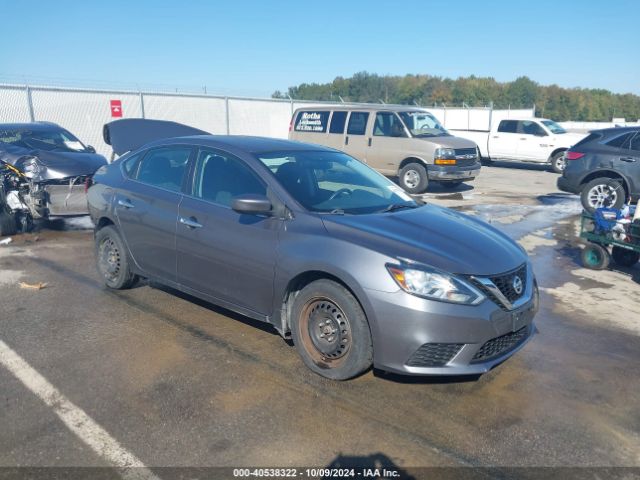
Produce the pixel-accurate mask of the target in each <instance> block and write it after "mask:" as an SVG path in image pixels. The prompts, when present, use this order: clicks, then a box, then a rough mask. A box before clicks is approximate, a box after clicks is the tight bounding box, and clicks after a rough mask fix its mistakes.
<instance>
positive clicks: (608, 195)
mask: <svg viewBox="0 0 640 480" xmlns="http://www.w3.org/2000/svg"><path fill="white" fill-rule="evenodd" d="M580 200H581V202H582V206H583V207H584V209H585V210H586V211H587V212H590V213H593V212H594V211H595V210H596V209H598V208H616V209H619V208H621V207H622V205H624V200H625V191H624V187H623V186H622V184H621V183H620V181H619V180H616V179H612V178H607V177H600V178H594V179H593V180H591V181H590V182H589V183H587V184H586V185H584V186H583V187H582V192H581V193H580Z"/></svg>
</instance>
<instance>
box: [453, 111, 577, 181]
mask: <svg viewBox="0 0 640 480" xmlns="http://www.w3.org/2000/svg"><path fill="white" fill-rule="evenodd" d="M450 131H451V133H452V134H453V135H456V136H458V137H462V138H467V139H469V140H473V141H474V142H476V143H477V144H478V146H479V148H480V155H481V157H482V158H483V159H484V160H486V161H488V162H490V161H492V160H506V161H519V162H532V163H544V164H549V166H550V167H551V169H552V170H553V171H554V172H556V173H562V171H563V170H564V168H565V166H566V160H565V158H564V155H565V152H566V151H567V150H568V149H569V148H570V147H572V146H573V145H574V144H576V143H578V142H579V141H580V140H582V139H583V138H584V137H585V136H586V135H581V134H577V133H568V132H567V131H566V130H565V129H564V128H562V127H561V126H560V125H558V124H557V123H556V122H554V121H553V120H548V119H546V118H522V119H518V118H511V119H507V120H500V121H499V122H496V123H495V124H494V125H493V126H492V127H491V130H490V131H477V130H450Z"/></svg>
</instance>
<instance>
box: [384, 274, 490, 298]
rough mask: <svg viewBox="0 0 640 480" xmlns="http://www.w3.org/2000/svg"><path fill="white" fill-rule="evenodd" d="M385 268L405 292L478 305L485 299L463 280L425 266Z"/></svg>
mask: <svg viewBox="0 0 640 480" xmlns="http://www.w3.org/2000/svg"><path fill="white" fill-rule="evenodd" d="M387 270H389V273H390V274H391V276H392V277H393V279H394V280H395V281H396V283H397V284H398V285H399V286H400V288H402V289H403V290H404V291H405V292H407V293H411V294H413V295H417V296H419V297H424V298H428V299H429V300H438V301H440V302H451V303H462V304H465V305H478V304H479V303H480V302H482V301H483V300H484V299H485V296H484V295H483V294H482V292H480V291H479V290H478V289H477V288H475V287H474V286H473V285H471V284H470V283H468V282H466V281H465V280H463V279H461V278H457V277H455V276H454V275H450V274H448V273H445V272H441V271H439V270H436V269H432V268H429V267H426V266H419V267H418V266H413V265H411V266H407V265H389V264H388V265H387Z"/></svg>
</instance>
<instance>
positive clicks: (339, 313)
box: [291, 279, 373, 380]
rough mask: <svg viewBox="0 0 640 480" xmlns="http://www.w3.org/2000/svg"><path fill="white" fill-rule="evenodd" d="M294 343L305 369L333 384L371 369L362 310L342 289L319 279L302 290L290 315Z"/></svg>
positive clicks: (345, 290) (369, 334) (371, 353)
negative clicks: (332, 381)
mask: <svg viewBox="0 0 640 480" xmlns="http://www.w3.org/2000/svg"><path fill="white" fill-rule="evenodd" d="M291 333H292V337H293V343H294V345H295V346H296V349H297V350H298V353H299V354H300V356H301V357H302V360H303V361H304V363H305V365H306V366H307V367H308V368H309V369H310V370H312V371H313V372H315V373H317V374H318V375H321V376H323V377H325V378H329V379H332V380H348V379H350V378H353V377H355V376H357V375H359V374H361V373H362V372H364V371H365V370H368V369H369V368H370V367H371V364H372V362H373V344H372V341H371V331H370V330H369V323H368V322H367V318H366V316H365V314H364V312H363V311H362V307H360V304H359V303H358V301H357V300H356V299H355V297H354V296H353V295H352V294H351V292H349V290H347V289H346V288H345V287H343V286H342V285H340V284H339V283H336V282H334V281H331V280H326V279H321V280H316V281H315V282H312V283H310V284H309V285H307V286H306V287H304V288H303V289H302V290H301V291H300V293H299V294H298V295H297V296H296V298H295V300H294V302H293V308H292V311H291Z"/></svg>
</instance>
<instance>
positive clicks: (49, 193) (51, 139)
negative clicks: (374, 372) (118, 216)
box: [0, 122, 107, 235]
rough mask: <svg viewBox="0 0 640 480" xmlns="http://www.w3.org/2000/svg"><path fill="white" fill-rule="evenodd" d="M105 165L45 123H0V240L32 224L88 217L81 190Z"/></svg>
mask: <svg viewBox="0 0 640 480" xmlns="http://www.w3.org/2000/svg"><path fill="white" fill-rule="evenodd" d="M106 164H107V161H106V159H105V158H104V157H103V156H102V155H99V154H97V153H96V151H95V149H94V148H93V147H92V146H87V145H85V144H83V143H82V142H81V141H80V140H78V139H77V138H76V137H75V136H74V135H72V134H71V133H70V132H68V131H67V130H65V129H64V128H62V127H60V126H59V125H56V124H55V123H49V122H33V123H15V124H0V235H13V234H15V233H16V232H17V231H29V230H31V229H32V228H33V221H34V219H36V220H37V219H47V218H49V217H54V216H56V217H57V216H79V215H86V214H88V209H87V198H86V190H87V188H88V186H89V185H90V183H91V179H92V177H93V174H94V173H95V172H96V170H98V168H100V167H101V166H103V165H106Z"/></svg>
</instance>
